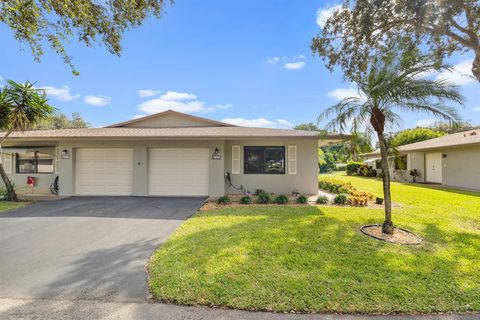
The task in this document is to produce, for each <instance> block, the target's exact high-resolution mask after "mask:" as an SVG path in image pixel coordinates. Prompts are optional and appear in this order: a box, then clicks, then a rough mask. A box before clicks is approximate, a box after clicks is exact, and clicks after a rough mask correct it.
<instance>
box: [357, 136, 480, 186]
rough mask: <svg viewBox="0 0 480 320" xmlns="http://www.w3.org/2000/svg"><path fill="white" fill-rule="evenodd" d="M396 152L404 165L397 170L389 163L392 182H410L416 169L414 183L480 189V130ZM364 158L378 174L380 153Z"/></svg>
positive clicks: (415, 145)
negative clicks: (411, 173) (393, 180)
mask: <svg viewBox="0 0 480 320" xmlns="http://www.w3.org/2000/svg"><path fill="white" fill-rule="evenodd" d="M398 151H399V152H400V155H401V161H400V163H402V162H403V164H404V165H403V166H400V168H399V165H398V163H397V164H395V163H394V162H393V161H391V164H390V168H391V172H390V175H391V176H392V177H393V179H395V180H400V181H412V177H411V176H410V174H409V173H410V170H414V169H415V170H416V171H417V172H418V173H419V176H418V177H417V178H416V180H417V182H423V183H437V184H442V185H445V186H450V187H457V188H463V189H472V190H480V130H469V131H465V132H459V133H455V134H451V135H447V136H443V137H439V138H435V139H430V140H426V141H421V142H417V143H412V144H408V145H404V146H401V147H399V148H398ZM363 159H364V163H366V164H368V165H369V166H372V167H373V168H374V169H377V171H380V172H381V169H380V163H379V159H380V153H379V151H375V152H372V153H367V154H364V155H363ZM395 165H397V168H395ZM401 167H403V169H402V168H401Z"/></svg>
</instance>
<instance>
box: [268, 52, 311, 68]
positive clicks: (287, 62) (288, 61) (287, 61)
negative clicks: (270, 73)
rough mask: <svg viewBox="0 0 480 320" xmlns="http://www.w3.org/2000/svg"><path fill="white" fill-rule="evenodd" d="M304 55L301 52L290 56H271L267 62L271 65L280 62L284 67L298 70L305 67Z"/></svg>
mask: <svg viewBox="0 0 480 320" xmlns="http://www.w3.org/2000/svg"><path fill="white" fill-rule="evenodd" d="M305 59H306V57H305V56H304V55H303V54H298V55H296V56H292V57H271V58H268V59H267V63H268V64H271V65H277V64H281V66H282V67H283V68H284V69H287V70H299V69H302V68H305V66H306V65H307V64H306V63H305V61H303V60H305Z"/></svg>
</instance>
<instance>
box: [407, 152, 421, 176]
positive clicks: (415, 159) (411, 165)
mask: <svg viewBox="0 0 480 320" xmlns="http://www.w3.org/2000/svg"><path fill="white" fill-rule="evenodd" d="M407 159H408V161H407V169H408V170H414V169H415V170H417V171H418V173H419V174H420V176H418V177H417V182H425V153H423V152H410V153H409V154H408V155H407Z"/></svg>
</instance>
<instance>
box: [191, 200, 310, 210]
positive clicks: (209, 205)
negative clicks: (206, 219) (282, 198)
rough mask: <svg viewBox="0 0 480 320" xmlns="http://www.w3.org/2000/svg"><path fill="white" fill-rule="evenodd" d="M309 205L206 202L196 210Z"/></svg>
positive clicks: (306, 204)
mask: <svg viewBox="0 0 480 320" xmlns="http://www.w3.org/2000/svg"><path fill="white" fill-rule="evenodd" d="M308 205H310V203H305V204H298V203H294V202H289V203H285V204H276V203H269V204H260V203H251V204H242V203H239V202H231V203H229V204H218V203H217V202H215V201H207V202H205V203H204V204H203V206H201V207H200V209H198V211H208V210H214V209H223V208H237V207H279V206H303V207H304V206H308Z"/></svg>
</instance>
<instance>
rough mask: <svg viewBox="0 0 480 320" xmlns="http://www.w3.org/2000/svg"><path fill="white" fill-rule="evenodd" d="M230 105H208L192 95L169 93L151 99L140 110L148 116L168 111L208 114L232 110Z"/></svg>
mask: <svg viewBox="0 0 480 320" xmlns="http://www.w3.org/2000/svg"><path fill="white" fill-rule="evenodd" d="M231 107H232V105H230V104H221V105H211V106H209V105H206V104H205V102H203V101H200V100H198V99H197V96H196V95H194V94H192V93H185V92H177V91H167V92H166V93H164V94H162V95H161V96H160V97H158V98H154V99H150V100H147V101H145V102H142V103H141V104H139V105H138V109H139V110H140V111H142V112H145V113H146V114H153V113H157V112H162V111H165V110H168V109H172V110H176V111H179V112H185V113H195V112H196V113H206V112H212V111H215V110H224V109H228V108H231Z"/></svg>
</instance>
